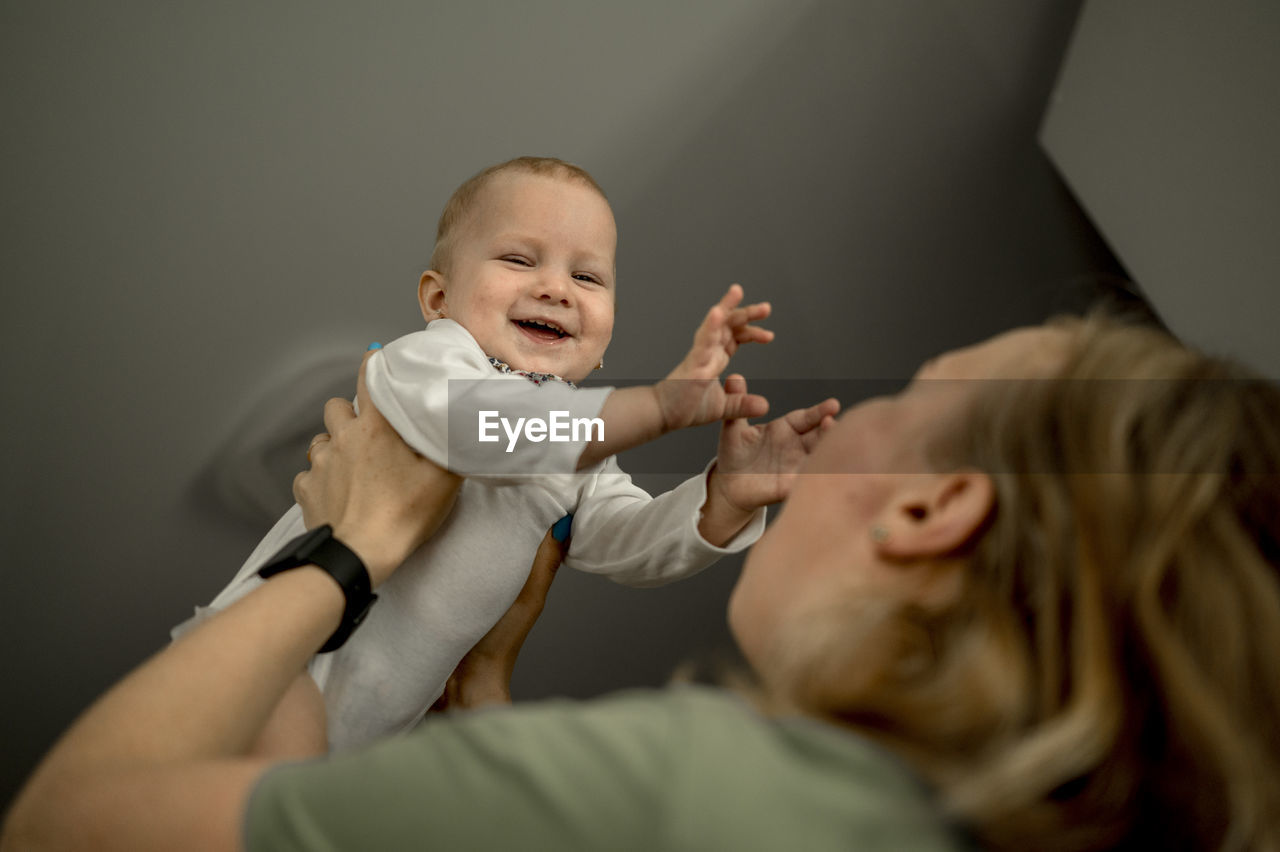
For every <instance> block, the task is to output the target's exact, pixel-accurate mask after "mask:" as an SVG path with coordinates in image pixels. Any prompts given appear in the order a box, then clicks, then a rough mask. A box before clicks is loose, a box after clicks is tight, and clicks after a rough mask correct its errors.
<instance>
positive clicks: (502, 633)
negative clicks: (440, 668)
mask: <svg viewBox="0 0 1280 852" xmlns="http://www.w3.org/2000/svg"><path fill="white" fill-rule="evenodd" d="M567 527H568V523H567V522H566V520H564V519H562V520H561V521H559V522H558V523H557V524H556V526H555V527H552V528H551V529H550V530H547V534H546V535H545V536H543V537H542V543H541V544H540V545H538V552H537V554H536V555H535V556H534V557H533V567H532V568H530V569H529V579H528V580H526V581H525V584H524V588H522V589H521V590H520V594H519V595H517V596H516V600H515V603H513V604H511V608H510V609H508V610H507V611H506V614H504V615H503V616H502V618H501V619H499V620H498V623H497V624H495V625H494V626H493V628H492V629H491V630H490V631H489V632H488V633H486V634H485V635H484V638H483V639H481V640H480V641H479V642H477V643H476V645H475V647H474V648H472V649H471V650H470V651H468V652H467V655H466V656H465V657H463V658H462V660H461V662H459V663H458V666H457V668H455V669H454V670H453V674H451V675H449V680H448V681H447V682H446V683H445V687H444V693H443V694H441V696H440V698H439V699H438V700H437V701H436V703H435V704H434V705H432V707H431V712H440V711H444V710H459V709H469V708H473V707H479V706H481V705H484V704H510V703H511V673H512V672H513V671H515V667H516V657H517V656H519V654H520V649H521V648H522V647H523V646H524V640H525V638H526V637H528V635H529V631H530V630H532V629H533V623H534V622H535V621H537V620H538V616H539V615H541V614H542V607H543V605H544V604H545V603H546V602H547V590H548V589H550V588H551V581H552V580H554V579H555V578H556V569H557V568H559V567H560V563H561V562H562V561H564V555H565V553H566V552H567V551H568V549H569V545H568V542H567V541H566V542H563V543H562V542H560V541H557V540H556V538H555V537H554V536H553V533H554V532H555V531H556V530H557V529H559V528H564V533H563V534H562V537H564V536H567V534H568V529H567Z"/></svg>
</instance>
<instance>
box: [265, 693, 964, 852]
mask: <svg viewBox="0 0 1280 852" xmlns="http://www.w3.org/2000/svg"><path fill="white" fill-rule="evenodd" d="M797 721H800V720H797ZM815 726H816V727H815ZM496 813H500V814H501V815H502V816H501V819H495V818H494V814H496ZM246 837H247V840H248V847H249V848H250V849H277V848H279V849H289V848H294V847H295V845H301V843H302V842H303V841H304V840H306V839H307V838H311V839H312V840H315V839H316V838H325V840H326V842H327V843H328V844H329V846H331V847H332V848H393V847H398V846H404V845H409V844H415V845H422V846H431V845H438V846H441V847H443V848H514V847H515V846H520V847H521V848H526V849H543V848H545V849H602V848H608V849H618V850H624V849H636V850H660V849H673V850H684V849H690V850H692V849H706V848H733V849H744V850H753V849H762V850H763V849H771V850H772V849H782V848H804V849H806V850H810V849H817V850H821V849H828V848H830V849H836V848H842V849H843V848H851V847H852V846H857V847H858V848H868V849H902V848H912V849H921V850H933V849H952V848H959V847H958V846H954V845H951V843H950V840H951V839H952V835H951V834H950V833H949V831H948V829H947V828H946V827H945V826H943V824H942V822H941V820H940V819H939V818H938V815H937V813H936V810H935V809H934V808H933V805H932V803H931V801H930V800H929V798H928V795H927V791H926V790H925V789H924V788H923V787H922V786H921V785H920V784H919V783H918V782H917V781H916V780H915V779H914V777H913V776H912V775H911V773H910V772H909V771H908V770H907V769H906V768H905V767H903V766H902V765H900V764H899V763H898V762H897V761H896V759H894V758H893V757H892V756H891V755H888V754H887V753H884V752H882V751H881V750H879V749H878V747H875V746H874V745H872V744H870V743H869V742H868V741H866V740H865V739H863V738H861V737H857V736H855V735H852V734H849V733H847V732H845V731H842V730H840V729H837V728H832V727H830V726H827V725H823V724H822V723H817V722H812V723H810V722H802V723H801V724H795V723H792V722H787V721H785V720H784V721H778V720H770V719H766V718H764V717H762V716H760V715H759V714H758V713H756V712H755V711H754V710H753V709H751V708H750V707H749V706H747V705H746V704H745V703H744V702H742V701H740V700H739V699H737V698H735V697H733V696H731V695H728V694H726V693H724V692H722V691H719V690H710V689H705V688H674V689H666V690H660V691H651V690H646V691H637V692H630V693H622V694H619V695H616V696H612V697H609V698H606V699H602V700H596V701H592V702H586V703H577V702H566V701H552V702H538V703H535V704H532V705H521V706H518V707H514V708H496V709H493V710H482V711H478V712H472V713H469V714H461V715H459V716H457V717H455V718H446V719H442V720H435V721H429V722H427V723H426V724H425V725H423V726H421V727H420V728H419V729H417V730H416V731H414V732H412V733H411V734H409V735H406V736H403V737H398V738H393V739H391V740H388V741H384V742H383V743H381V744H379V745H378V746H375V747H374V748H371V749H368V750H366V751H364V752H360V753H358V754H355V755H349V756H341V757H334V758H330V759H329V760H326V761H322V762H312V763H309V764H301V765H295V766H291V767H285V768H280V769H276V770H273V771H272V772H270V773H268V774H267V775H266V776H264V778H263V779H262V780H261V781H260V782H259V784H258V787H257V789H256V790H255V792H254V794H253V797H252V799H251V801H250V806H249V812H248V814H247V822H246Z"/></svg>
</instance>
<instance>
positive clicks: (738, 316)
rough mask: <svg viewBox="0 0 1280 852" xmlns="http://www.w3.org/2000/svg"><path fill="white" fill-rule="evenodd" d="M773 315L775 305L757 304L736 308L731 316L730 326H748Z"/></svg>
mask: <svg viewBox="0 0 1280 852" xmlns="http://www.w3.org/2000/svg"><path fill="white" fill-rule="evenodd" d="M772 313H773V305H771V304H769V303H768V302H756V303H755V304H754V305H743V306H742V307H740V308H734V310H733V312H732V313H730V314H729V324H730V325H746V324H747V323H749V322H755V321H756V320H762V319H765V318H766V317H768V316H769V315H770V314H772Z"/></svg>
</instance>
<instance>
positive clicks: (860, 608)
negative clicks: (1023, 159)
mask: <svg viewBox="0 0 1280 852" xmlns="http://www.w3.org/2000/svg"><path fill="white" fill-rule="evenodd" d="M1061 327H1063V328H1065V329H1066V330H1067V331H1068V332H1069V334H1070V338H1071V343H1070V344H1069V346H1070V350H1071V354H1070V355H1069V356H1068V358H1067V362H1066V364H1065V366H1064V367H1063V368H1062V370H1061V372H1060V374H1059V376H1058V377H1057V378H1055V379H1050V380H1041V381H1028V382H989V383H986V385H987V386H986V387H984V388H983V389H982V390H981V391H979V392H977V393H976V394H975V400H974V403H973V404H972V405H970V406H969V407H968V408H967V410H966V411H965V412H964V413H963V414H962V416H961V418H960V421H959V423H958V424H957V423H955V422H951V423H949V425H948V430H949V431H948V434H946V435H944V436H941V437H940V438H939V443H938V446H937V447H935V448H934V451H935V455H936V457H937V458H938V459H939V460H940V464H939V465H938V467H939V469H956V468H961V467H977V468H979V469H981V470H984V471H987V472H988V473H989V475H990V476H991V477H992V479H993V482H994V484H995V487H996V494H997V500H996V508H995V511H994V515H993V517H991V518H990V519H989V521H988V525H987V526H986V527H985V528H984V529H983V530H982V531H981V533H980V535H979V536H978V537H977V538H976V539H975V540H974V541H973V542H971V543H970V545H969V546H968V547H967V548H966V550H965V552H964V553H963V554H957V555H962V556H966V557H967V558H966V566H965V567H964V568H963V569H962V570H963V571H964V572H965V583H964V589H963V591H962V593H961V595H960V599H959V601H958V602H957V603H956V604H955V605H954V606H951V607H948V608H947V609H946V610H945V611H942V612H933V611H923V610H922V609H920V608H919V607H914V606H912V605H910V604H909V603H906V602H902V601H893V600H868V599H867V597H866V594H865V592H863V593H859V592H857V591H855V590H851V591H850V593H849V594H848V595H846V596H843V597H838V598H835V599H833V598H832V597H831V596H828V597H827V599H826V600H825V601H821V602H815V603H814V605H813V607H812V612H811V614H810V615H811V617H810V618H808V619H792V620H791V621H792V622H795V624H794V633H793V635H792V636H790V637H788V640H787V642H786V643H785V644H784V646H782V647H781V648H780V649H779V654H780V661H779V663H778V665H779V666H780V670H781V671H784V672H789V678H790V679H789V680H788V681H787V682H786V684H785V685H784V688H783V690H782V692H783V694H785V695H789V696H791V697H792V698H793V700H794V702H795V703H797V704H799V705H800V706H802V707H803V708H805V709H807V710H809V711H810V712H814V713H818V714H821V715H825V716H828V717H830V718H832V719H835V720H838V721H841V722H843V723H846V724H849V725H851V726H854V727H856V728H858V729H861V730H863V731H865V732H868V733H870V734H872V735H873V736H876V737H878V738H880V739H882V740H883V741H884V742H885V743H886V744H887V745H889V746H891V747H892V748H894V749H895V750H896V751H898V753H900V754H902V755H904V756H905V757H907V759H908V760H910V761H911V762H912V763H913V764H914V765H915V766H916V767H917V768H918V769H919V770H920V771H921V772H923V773H924V774H925V775H926V777H928V778H929V779H930V780H931V781H932V782H933V783H934V784H935V785H936V786H937V788H938V790H939V793H940V796H941V799H942V801H943V802H944V803H945V805H946V806H947V807H949V808H950V810H951V812H952V813H954V814H955V815H956V816H957V817H958V818H960V819H962V820H963V821H965V822H966V823H968V824H969V825H970V826H971V827H972V828H973V829H974V831H975V832H976V834H977V836H978V837H979V839H980V840H981V841H982V843H983V845H984V846H987V847H990V848H996V849H1031V848H1034V849H1040V850H1049V849H1064V850H1066V849H1069V850H1081V849H1102V848H1112V847H1114V846H1115V845H1117V844H1120V845H1125V846H1131V847H1133V848H1153V849H1155V848H1158V849H1191V848H1195V849H1208V848H1231V849H1246V848H1247V849H1275V848H1280V724H1277V719H1280V574H1278V571H1280V389H1277V387H1276V386H1275V385H1274V384H1272V383H1271V382H1269V381H1267V380H1265V379H1263V378H1261V377H1259V376H1257V375H1255V374H1253V373H1250V372H1249V371H1247V370H1245V369H1243V368H1241V367H1239V366H1237V365H1235V364H1232V363H1230V362H1227V361H1224V360H1221V359H1215V358H1209V357H1206V356H1204V355H1201V354H1199V353H1196V352H1194V351H1192V350H1190V349H1188V348H1186V347H1184V346H1182V345H1181V344H1179V343H1177V342H1176V341H1174V340H1173V339H1172V338H1170V337H1168V336H1167V335H1165V334H1163V333H1162V332H1158V331H1155V330H1152V329H1144V328H1136V327H1122V326H1119V325H1117V324H1115V323H1114V322H1111V321H1108V320H1105V319H1102V318H1098V317H1092V318H1090V319H1088V320H1085V321H1079V320H1077V321H1074V322H1071V323H1068V324H1062V326H1061ZM783 660H785V661H783Z"/></svg>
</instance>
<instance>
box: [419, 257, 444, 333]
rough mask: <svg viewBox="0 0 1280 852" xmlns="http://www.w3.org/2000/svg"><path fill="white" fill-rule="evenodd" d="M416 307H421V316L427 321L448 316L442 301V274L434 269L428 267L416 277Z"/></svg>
mask: <svg viewBox="0 0 1280 852" xmlns="http://www.w3.org/2000/svg"><path fill="white" fill-rule="evenodd" d="M418 307H420V308H422V318H423V319H424V320H426V321H427V322H431V321H432V320H438V319H440V318H441V317H444V316H448V314H447V313H446V309H447V306H446V305H445V301H444V276H443V275H441V274H440V273H439V272H436V271H435V270H434V269H428V270H427V271H426V272H424V273H422V278H420V279H418Z"/></svg>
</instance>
